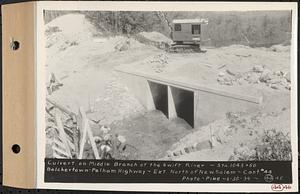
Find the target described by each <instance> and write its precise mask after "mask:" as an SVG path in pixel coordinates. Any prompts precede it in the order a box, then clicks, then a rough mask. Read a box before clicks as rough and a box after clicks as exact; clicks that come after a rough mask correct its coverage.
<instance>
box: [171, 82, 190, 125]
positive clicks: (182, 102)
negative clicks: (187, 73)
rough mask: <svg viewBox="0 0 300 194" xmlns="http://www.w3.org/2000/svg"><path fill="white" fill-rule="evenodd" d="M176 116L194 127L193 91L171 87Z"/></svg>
mask: <svg viewBox="0 0 300 194" xmlns="http://www.w3.org/2000/svg"><path fill="white" fill-rule="evenodd" d="M171 92H172V96H173V100H174V105H175V110H176V113H177V117H180V118H182V119H184V120H185V121H186V122H187V123H188V124H189V125H191V126H192V127H193V128H194V92H193V91H188V90H184V89H180V88H176V87H171Z"/></svg>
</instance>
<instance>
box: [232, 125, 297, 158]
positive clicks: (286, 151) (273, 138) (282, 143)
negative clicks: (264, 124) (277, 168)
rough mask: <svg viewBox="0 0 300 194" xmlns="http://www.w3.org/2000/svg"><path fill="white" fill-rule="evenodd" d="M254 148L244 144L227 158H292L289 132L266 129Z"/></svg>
mask: <svg viewBox="0 0 300 194" xmlns="http://www.w3.org/2000/svg"><path fill="white" fill-rule="evenodd" d="M258 143H259V144H258V145H256V146H255V147H254V149H251V150H250V149H249V148H248V147H246V146H244V147H243V146H242V147H239V148H237V149H235V150H234V153H233V155H232V156H231V157H230V158H229V160H240V161H249V160H250V161H253V160H254V161H272V160H273V161H274V160H276V161H289V160H292V156H291V153H292V150H291V141H290V137H289V134H284V133H283V132H281V131H276V130H275V129H271V130H266V131H264V134H263V135H262V137H261V138H260V139H259V140H258Z"/></svg>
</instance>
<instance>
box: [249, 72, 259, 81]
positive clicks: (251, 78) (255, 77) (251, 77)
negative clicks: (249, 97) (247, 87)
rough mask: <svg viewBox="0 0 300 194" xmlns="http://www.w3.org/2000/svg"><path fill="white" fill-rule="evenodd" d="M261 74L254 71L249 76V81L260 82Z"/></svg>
mask: <svg viewBox="0 0 300 194" xmlns="http://www.w3.org/2000/svg"><path fill="white" fill-rule="evenodd" d="M259 79H260V76H259V74H257V73H252V74H250V75H249V76H248V78H247V81H248V83H259Z"/></svg>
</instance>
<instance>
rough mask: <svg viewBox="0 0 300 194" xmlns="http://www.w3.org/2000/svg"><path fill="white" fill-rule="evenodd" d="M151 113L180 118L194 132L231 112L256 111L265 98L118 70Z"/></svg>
mask: <svg viewBox="0 0 300 194" xmlns="http://www.w3.org/2000/svg"><path fill="white" fill-rule="evenodd" d="M115 70H116V71H117V72H118V74H119V76H120V77H121V79H122V81H123V82H124V83H125V85H126V86H127V87H128V89H129V91H131V92H132V93H133V94H134V95H135V97H136V98H137V99H138V100H139V101H140V102H141V104H142V105H143V106H144V107H146V109H147V110H148V111H151V110H160V111H161V112H162V113H163V114H164V115H165V116H166V117H167V118H168V119H173V118H176V117H179V118H181V119H184V120H185V121H186V122H187V123H188V124H189V125H190V126H191V127H192V128H198V127H201V126H203V125H206V124H208V123H210V122H213V121H214V120H216V119H221V118H223V117H224V115H225V114H226V113H228V112H234V111H254V110H257V109H258V108H259V107H260V104H261V102H262V97H256V96H247V95H240V94H237V93H230V92H227V91H222V90H216V89H213V88H209V87H203V86H199V85H196V84H191V83H184V82H178V81H177V80H172V79H166V78H165V77H158V76H155V75H151V74H146V73H141V72H133V71H128V70H124V69H121V68H116V69H115Z"/></svg>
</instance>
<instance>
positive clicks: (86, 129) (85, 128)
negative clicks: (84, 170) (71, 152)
mask: <svg viewBox="0 0 300 194" xmlns="http://www.w3.org/2000/svg"><path fill="white" fill-rule="evenodd" d="M79 115H80V117H81V120H82V124H83V125H82V126H83V131H82V133H83V138H82V139H81V144H80V152H79V159H82V155H83V148H84V145H85V142H86V135H88V138H89V140H90V143H91V146H92V149H93V152H94V155H95V158H96V159H100V156H99V152H98V149H97V146H96V143H95V141H94V136H93V133H92V131H91V128H90V124H89V120H88V118H87V116H86V113H85V111H84V109H83V107H80V108H79Z"/></svg>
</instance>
